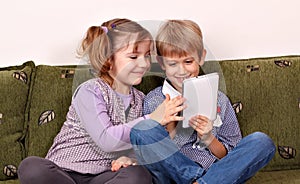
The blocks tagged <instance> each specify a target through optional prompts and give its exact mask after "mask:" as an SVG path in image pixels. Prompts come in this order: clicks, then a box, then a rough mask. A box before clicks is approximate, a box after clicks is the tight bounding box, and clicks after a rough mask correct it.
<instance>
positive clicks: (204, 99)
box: [182, 73, 219, 128]
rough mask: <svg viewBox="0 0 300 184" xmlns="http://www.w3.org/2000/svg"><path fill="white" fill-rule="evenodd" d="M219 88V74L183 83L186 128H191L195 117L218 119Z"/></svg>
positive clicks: (190, 79) (187, 80)
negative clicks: (191, 119) (190, 123)
mask: <svg viewBox="0 0 300 184" xmlns="http://www.w3.org/2000/svg"><path fill="white" fill-rule="evenodd" d="M218 86H219V75H218V73H210V74H206V75H201V76H197V77H193V78H189V79H186V80H184V81H183V88H182V89H183V97H184V98H186V102H185V103H186V105H187V108H186V109H184V110H183V111H182V116H183V117H184V118H185V119H184V120H183V122H182V126H183V127H184V128H187V127H189V119H190V118H191V117H193V116H195V115H199V114H200V115H204V116H206V117H208V118H209V119H210V120H211V121H214V120H215V119H216V117H217V96H218Z"/></svg>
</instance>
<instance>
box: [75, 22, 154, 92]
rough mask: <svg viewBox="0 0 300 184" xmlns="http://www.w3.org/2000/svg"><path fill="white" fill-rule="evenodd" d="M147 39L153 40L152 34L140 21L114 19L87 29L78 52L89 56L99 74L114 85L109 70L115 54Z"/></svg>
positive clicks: (80, 54) (80, 55)
mask: <svg viewBox="0 0 300 184" xmlns="http://www.w3.org/2000/svg"><path fill="white" fill-rule="evenodd" d="M146 39H147V40H150V41H152V40H153V39H152V35H151V34H150V33H149V32H148V31H147V30H146V29H145V28H143V27H142V26H141V25H139V24H138V23H136V22H134V21H131V20H129V19H119V18H117V19H112V20H109V21H107V22H104V23H103V24H102V25H101V26H91V27H90V28H89V29H88V30H87V32H86V36H85V38H84V39H83V41H82V43H81V47H80V49H79V50H78V54H79V57H84V56H87V57H88V59H89V62H90V64H91V65H92V66H93V68H94V69H95V70H96V72H98V76H99V77H101V78H102V79H103V80H104V81H106V82H107V83H108V84H109V85H110V86H112V84H113V78H112V77H111V76H110V75H109V72H108V71H109V70H110V69H111V67H112V66H113V64H114V63H113V62H112V61H113V60H114V54H115V53H116V52H117V51H119V50H120V49H123V48H124V47H127V46H128V45H129V44H134V45H135V47H134V49H137V46H138V44H139V42H141V41H143V40H146ZM151 45H153V44H151ZM150 49H151V50H153V48H150ZM133 51H136V50H133Z"/></svg>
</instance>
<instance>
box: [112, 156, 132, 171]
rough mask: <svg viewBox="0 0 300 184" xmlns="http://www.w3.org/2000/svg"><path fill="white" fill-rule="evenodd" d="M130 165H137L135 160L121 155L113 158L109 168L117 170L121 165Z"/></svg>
mask: <svg viewBox="0 0 300 184" xmlns="http://www.w3.org/2000/svg"><path fill="white" fill-rule="evenodd" d="M130 165H137V162H136V160H134V159H132V158H129V157H126V156H122V157H120V158H118V159H117V160H113V161H112V162H111V170H112V171H118V170H119V169H120V168H121V167H128V166H130Z"/></svg>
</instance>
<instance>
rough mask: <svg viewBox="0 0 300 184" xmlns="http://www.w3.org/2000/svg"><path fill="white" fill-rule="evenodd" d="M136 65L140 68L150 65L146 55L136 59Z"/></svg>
mask: <svg viewBox="0 0 300 184" xmlns="http://www.w3.org/2000/svg"><path fill="white" fill-rule="evenodd" d="M137 65H138V66H139V67H141V68H147V67H149V66H150V59H149V58H146V57H142V58H140V59H139V60H138V62H137Z"/></svg>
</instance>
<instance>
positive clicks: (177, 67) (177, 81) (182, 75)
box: [159, 51, 205, 93]
mask: <svg viewBox="0 0 300 184" xmlns="http://www.w3.org/2000/svg"><path fill="white" fill-rule="evenodd" d="M204 57H205V51H204V52H203V55H202V57H201V60H200V58H199V56H198V54H197V53H196V52H194V53H191V54H188V55H187V56H184V57H179V56H172V57H163V58H162V60H159V62H160V64H161V67H162V69H163V70H164V71H165V73H166V77H167V78H168V79H169V80H170V82H171V83H172V85H173V86H174V87H175V89H176V90H177V91H179V92H180V93H182V83H183V80H184V79H187V78H191V77H196V76H198V74H199V65H200V66H201V65H203V64H204Z"/></svg>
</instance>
